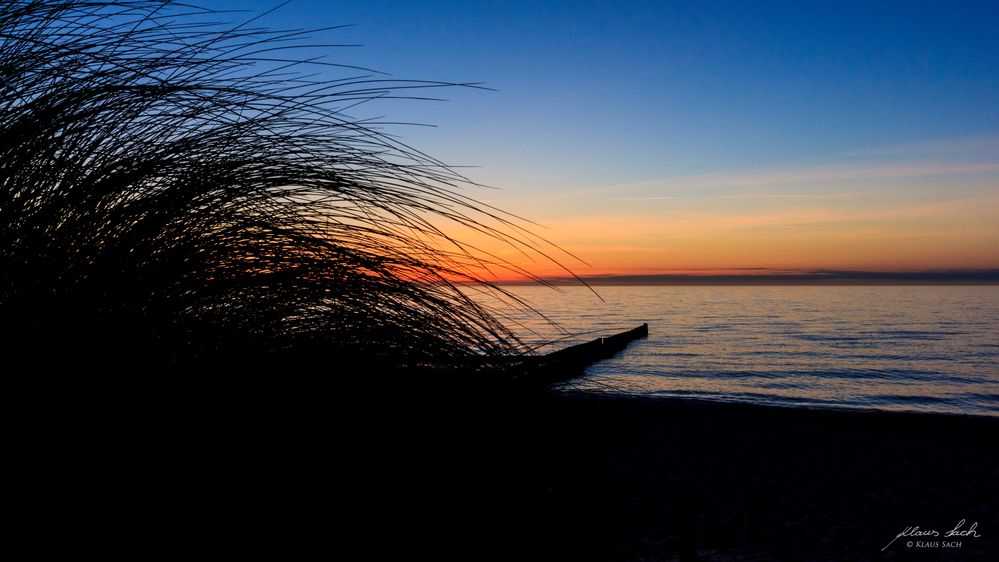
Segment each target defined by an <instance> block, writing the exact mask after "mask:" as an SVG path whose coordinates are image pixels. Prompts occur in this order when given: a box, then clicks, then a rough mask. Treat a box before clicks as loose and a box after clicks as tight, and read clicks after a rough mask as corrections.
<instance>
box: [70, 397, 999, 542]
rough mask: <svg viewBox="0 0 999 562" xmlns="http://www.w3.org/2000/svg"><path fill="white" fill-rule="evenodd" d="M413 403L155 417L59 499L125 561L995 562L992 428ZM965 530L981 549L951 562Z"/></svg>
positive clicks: (706, 410) (388, 400)
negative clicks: (69, 498) (917, 541)
mask: <svg viewBox="0 0 999 562" xmlns="http://www.w3.org/2000/svg"><path fill="white" fill-rule="evenodd" d="M418 386H419V385H414V387H413V388H412V389H410V390H412V392H410V391H407V392H402V393H400V392H382V393H373V394H366V395H365V394H351V393H347V392H342V391H341V392H328V393H324V392H319V389H318V388H317V387H315V386H313V385H302V386H301V387H297V388H292V387H291V386H289V385H284V386H281V387H280V389H278V387H277V386H273V387H268V386H266V385H265V386H261V387H260V388H258V389H256V390H255V391H253V392H247V391H246V388H247V385H246V384H245V383H244V384H243V386H242V390H239V389H240V387H239V386H235V385H234V386H232V387H229V388H227V389H226V390H225V391H224V392H222V393H220V394H212V395H210V396H209V395H206V394H202V395H201V396H202V398H193V397H192V396H189V395H185V396H177V397H175V398H177V400H171V401H169V402H165V403H163V405H162V408H161V407H159V406H158V407H157V408H156V409H150V408H149V403H148V402H146V403H142V405H141V407H139V406H136V409H135V410H132V411H129V412H123V411H122V410H120V409H118V410H115V411H114V412H113V413H112V414H111V415H108V416H107V418H106V419H105V420H104V425H103V427H93V426H88V427H87V430H86V432H85V433H84V434H82V435H81V436H80V439H79V440H77V442H76V445H74V447H77V449H76V450H70V449H67V451H68V453H67V458H68V459H71V460H72V463H73V464H65V465H60V466H63V467H71V466H75V467H77V468H73V469H72V470H65V471H63V470H59V471H58V473H59V474H62V475H63V476H60V478H66V477H67V475H72V478H76V477H79V478H80V479H81V480H80V481H79V482H77V481H75V480H74V481H71V482H69V483H68V485H67V487H68V490H69V491H70V493H72V494H76V495H79V496H80V498H79V500H78V501H74V502H72V505H77V506H81V508H80V509H82V510H83V511H81V512H79V514H78V515H79V516H80V519H81V520H86V521H97V522H99V523H100V524H99V527H100V528H101V529H105V530H107V531H108V532H110V531H112V530H113V532H112V533H111V535H113V536H114V537H119V538H121V539H120V540H122V541H124V540H125V539H126V538H127V540H128V541H131V543H125V542H122V543H121V544H132V545H133V546H131V547H130V550H129V551H130V552H133V551H134V548H136V546H134V545H138V546H137V548H139V550H140V551H149V550H150V549H152V550H156V551H161V550H162V551H164V552H175V553H184V552H188V553H190V552H193V551H194V550H192V549H195V550H196V551H198V552H214V553H218V554H223V553H228V554H238V553H254V554H255V555H275V556H283V557H292V558H295V557H298V556H299V555H303V556H307V555H310V554H314V553H322V554H323V555H329V556H333V557H334V558H335V559H351V560H408V559H425V558H426V559H434V560H444V559H449V560H469V561H475V560H621V561H625V560H627V561H638V560H644V561H657V560H880V559H885V560H908V559H934V560H939V559H943V560H974V561H980V560H988V559H993V558H994V556H995V554H996V552H997V548H999V510H997V509H996V507H995V506H996V505H999V501H997V499H999V495H997V479H996V475H997V468H996V465H995V462H994V460H993V455H992V454H991V453H989V451H991V450H993V448H994V445H995V442H996V437H997V435H999V420H997V419H993V418H971V417H960V416H944V415H918V414H888V413H861V412H836V411H812V410H802V409H782V408H770V407H760V406H748V405H747V406H743V405H732V404H716V403H704V402H688V401H678V400H668V399H638V398H626V397H621V398H611V397H600V396H595V395H582V394H570V395H543V396H537V395H534V396H529V397H523V396H522V397H520V398H517V399H513V398H510V396H496V395H490V394H488V393H484V392H478V393H477V392H469V393H467V394H464V395H460V396H459V395H455V394H451V395H450V397H449V398H448V399H447V400H443V399H442V398H441V395H437V396H436V397H433V396H432V395H431V394H430V393H429V390H426V391H420V390H417V389H416V388H417V387H418ZM136 404H139V403H136ZM140 410H141V411H140ZM98 413H99V410H97V409H94V410H93V411H92V413H91V414H90V415H91V416H92V417H93V416H96V415H98ZM123 420H130V421H129V423H122V421H123ZM81 475H82V476H81ZM93 506H98V507H99V510H97V511H96V512H93V513H97V515H94V514H93V513H92V512H91V507H93ZM68 516H69V517H71V518H72V517H76V516H74V515H72V513H71V512H70V514H69V515H68ZM962 519H964V520H966V523H965V525H964V527H963V529H964V530H967V529H969V528H970V526H971V525H972V524H973V523H977V527H976V533H977V534H978V535H980V536H979V537H977V538H975V537H957V538H953V539H948V541H949V542H959V543H960V547H956V546H952V547H944V546H943V542H944V540H945V539H944V538H943V537H942V535H943V534H945V533H946V532H947V531H950V530H951V529H953V528H954V526H955V525H956V524H957V523H958V522H959V521H960V520H962ZM910 526H919V527H920V529H924V530H928V529H933V530H936V531H938V533H940V535H941V536H940V537H929V538H926V541H925V542H928V543H931V542H932V543H939V545H938V546H935V547H925V548H917V547H916V546H913V547H907V546H906V543H907V542H908V541H909V540H914V539H907V538H902V539H899V540H897V541H896V542H895V543H894V544H892V546H890V547H889V548H888V549H886V550H885V551H883V552H882V550H881V549H882V548H883V547H884V546H885V545H887V544H888V543H889V542H891V541H892V539H893V538H894V537H895V536H896V535H897V534H898V533H900V532H902V531H903V530H904V529H905V528H906V527H910ZM108 536H110V535H89V534H88V540H97V541H98V544H106V543H107V540H108V539H107V537H108ZM118 540H119V539H118V538H116V539H114V541H118ZM115 544H116V545H118V543H117V542H115ZM354 553H356V554H354ZM344 557H346V558H344ZM428 557H429V558H428Z"/></svg>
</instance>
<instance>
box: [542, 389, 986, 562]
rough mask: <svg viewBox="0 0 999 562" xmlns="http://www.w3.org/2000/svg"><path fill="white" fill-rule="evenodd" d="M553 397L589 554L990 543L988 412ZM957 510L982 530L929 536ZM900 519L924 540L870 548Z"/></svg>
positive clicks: (939, 552) (897, 553)
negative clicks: (972, 414)
mask: <svg viewBox="0 0 999 562" xmlns="http://www.w3.org/2000/svg"><path fill="white" fill-rule="evenodd" d="M553 408H554V409H553V411H552V412H551V413H552V415H555V416H558V417H559V418H560V419H563V420H565V421H566V423H565V425H564V426H563V427H567V428H569V429H567V430H566V431H565V433H564V434H563V435H562V439H558V440H555V442H556V443H558V444H559V446H560V451H561V454H560V457H561V459H562V460H563V463H562V464H561V466H560V467H559V469H560V471H561V472H560V476H559V477H558V478H557V480H558V481H560V482H562V483H563V487H562V488H561V492H562V493H564V494H566V495H567V496H569V497H572V496H575V497H579V498H583V499H582V500H581V503H580V507H581V508H582V509H583V510H584V512H585V514H586V515H584V516H581V517H580V524H581V525H585V526H586V528H587V532H586V533H585V534H586V535H587V536H590V537H592V538H593V542H594V545H593V546H594V547H595V548H597V549H599V550H600V552H601V553H602V556H603V559H607V560H680V559H694V560H696V559H700V560H729V559H737V560H742V559H745V560H770V559H783V560H878V559H898V560H906V559H910V558H914V557H916V558H919V557H926V558H928V559H943V560H951V559H953V560H985V559H988V558H989V557H990V556H993V555H994V554H995V552H996V547H997V546H999V541H997V536H999V535H997V534H996V533H995V530H996V529H999V510H997V509H996V508H995V505H996V504H997V502H996V500H997V499H999V495H997V491H999V490H997V478H996V476H997V469H996V466H995V463H994V461H993V460H992V459H991V455H989V454H988V453H987V451H989V450H992V448H993V447H994V444H995V443H996V437H997V436H999V420H997V419H995V418H990V419H989V418H973V417H966V416H948V415H930V414H898V413H883V412H843V411H828V410H806V409H790V408H777V407H761V406H748V405H745V406H744V405H735V404H720V403H708V402H693V401H687V402H685V401H681V400H664V399H637V398H608V397H594V396H592V395H579V394H577V395H571V396H565V397H562V398H560V399H559V400H556V401H555V402H554V407H553ZM961 520H965V525H964V526H963V527H962V529H964V530H967V529H968V527H969V526H970V525H972V524H973V523H975V522H977V524H978V526H977V534H978V535H981V536H980V537H978V538H972V537H970V535H969V536H968V537H960V536H959V535H958V534H957V533H955V534H954V535H952V537H950V538H945V537H943V535H945V534H946V533H947V532H949V531H952V530H954V527H955V526H956V525H957V524H958V523H959V522H960V521H961ZM910 526H918V527H920V528H921V529H924V530H937V531H938V532H939V533H940V535H941V536H940V537H932V536H930V537H924V538H921V539H923V540H919V542H923V543H927V544H931V543H938V544H937V546H925V547H921V548H919V547H917V545H916V544H915V542H916V541H917V540H918V539H920V537H916V538H904V537H903V538H900V539H898V540H897V541H895V542H894V543H893V544H892V545H891V546H890V547H888V548H886V549H885V550H884V551H882V548H883V547H885V546H886V545H888V544H889V543H890V542H891V541H892V539H894V538H895V537H896V535H898V534H899V533H900V532H902V531H903V530H904V529H905V528H906V527H910ZM958 532H960V529H959V530H958ZM910 541H912V542H913V543H914V544H913V546H912V547H907V546H906V543H908V542H910ZM944 541H948V542H950V543H960V546H951V547H945V546H943V542H944Z"/></svg>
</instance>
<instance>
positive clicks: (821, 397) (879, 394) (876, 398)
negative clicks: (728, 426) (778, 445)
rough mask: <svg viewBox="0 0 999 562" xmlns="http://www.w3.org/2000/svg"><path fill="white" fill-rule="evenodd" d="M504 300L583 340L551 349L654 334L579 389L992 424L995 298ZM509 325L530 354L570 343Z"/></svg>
mask: <svg viewBox="0 0 999 562" xmlns="http://www.w3.org/2000/svg"><path fill="white" fill-rule="evenodd" d="M510 289H511V290H512V291H513V292H514V293H515V294H517V295H518V296H521V297H523V298H525V299H526V300H528V301H530V303H531V304H533V305H534V306H535V307H536V308H537V309H539V310H540V311H542V312H544V313H545V314H547V315H548V316H549V317H550V318H552V319H553V320H555V321H557V322H558V323H559V324H561V325H562V327H564V328H565V329H566V330H568V331H570V332H573V333H576V334H578V335H577V336H575V337H569V338H566V339H564V340H562V341H560V342H559V343H558V344H557V345H556V346H554V347H553V348H557V347H561V346H563V345H568V344H571V343H578V342H580V341H584V340H587V339H592V338H593V337H597V336H603V335H609V334H611V333H614V332H617V331H621V330H625V329H628V328H631V327H634V326H636V325H638V324H640V323H642V322H648V323H649V332H650V336H649V339H648V340H644V341H639V342H636V343H634V344H632V346H631V347H629V348H628V350H626V351H625V352H624V353H621V354H619V355H618V356H616V357H614V358H613V359H610V360H608V361H604V362H601V363H599V364H596V365H594V366H592V367H590V368H589V369H588V370H587V372H586V377H585V378H583V379H582V380H581V381H579V382H577V383H575V386H576V387H578V388H582V389H586V390H590V391H599V392H633V393H634V392H637V393H641V394H646V395H668V396H686V397H696V398H709V399H717V400H729V401H748V402H761V403H768V404H783V405H803V406H833V407H860V408H877V409H886V410H918V411H935V412H950V413H966V414H976V415H993V416H995V415H999V322H997V321H996V318H999V287H995V286H908V287H903V286H889V287H885V286H876V287H872V286H838V287H815V286H779V287H778V286H770V287H749V286H744V287H600V288H599V289H598V292H599V293H600V295H601V296H602V297H603V298H604V299H605V302H600V300H599V299H597V298H596V297H595V296H593V294H592V293H590V292H589V291H588V290H587V289H586V288H583V287H566V288H562V290H561V292H558V291H554V290H552V289H547V288H542V287H513V288H510ZM516 319H517V320H519V321H521V323H522V326H521V328H520V329H519V330H518V331H519V333H520V334H522V335H523V336H524V339H525V340H526V341H529V342H532V343H541V342H546V341H551V340H553V339H556V338H560V337H565V335H564V334H560V333H559V332H558V331H557V330H556V329H554V328H553V327H552V326H549V325H546V324H545V323H544V322H543V321H541V320H539V319H526V320H525V319H524V317H523V315H518V316H517V317H516Z"/></svg>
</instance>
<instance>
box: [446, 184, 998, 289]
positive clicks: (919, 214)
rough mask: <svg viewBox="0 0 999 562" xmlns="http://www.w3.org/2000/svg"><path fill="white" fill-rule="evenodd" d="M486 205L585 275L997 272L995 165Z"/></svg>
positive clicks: (535, 261) (533, 258)
mask: <svg viewBox="0 0 999 562" xmlns="http://www.w3.org/2000/svg"><path fill="white" fill-rule="evenodd" d="M537 192H541V190H537ZM489 203H490V204H494V205H497V206H499V207H501V208H504V209H508V210H511V211H514V212H516V213H517V214H519V215H521V216H526V217H530V218H531V219H532V220H536V221H537V222H539V223H541V224H542V225H544V227H543V228H533V231H534V232H536V233H537V234H538V235H540V236H543V237H544V238H545V239H546V240H550V241H551V242H553V243H555V244H558V246H559V247H561V248H564V249H565V250H566V251H568V252H572V254H574V255H576V256H579V257H580V258H581V259H583V260H585V261H586V262H587V263H586V264H584V263H581V262H580V261H577V260H575V259H574V258H572V257H571V256H569V255H567V254H566V253H563V252H560V251H559V250H558V249H557V248H555V247H554V246H551V245H547V244H544V243H541V242H538V243H539V245H540V246H539V247H540V248H542V249H543V251H544V252H546V253H549V254H550V255H551V256H552V257H553V258H555V259H556V260H558V261H559V262H560V263H561V264H563V265H565V266H566V267H568V268H569V269H571V270H572V271H573V272H574V273H576V274H577V275H582V276H595V275H609V274H631V275H635V274H663V273H688V274H697V273H699V272H700V273H711V274H720V273H732V272H738V273H752V270H753V269H755V268H760V269H767V270H770V271H773V270H777V271H802V270H861V271H914V270H945V269H994V268H999V165H992V164H987V165H981V164H976V165H945V166H939V165H938V166H929V165H909V166H905V165H879V166H871V165H868V166H835V167H824V168H810V169H807V168H806V169H794V170H778V171H769V172H765V173H763V172H756V173H744V174H715V175H709V176H698V177H690V178H677V179H673V180H664V181H661V182H649V183H646V184H635V185H627V186H619V187H609V188H604V189H593V190H587V191H579V192H575V193H562V194H553V195H542V196H530V195H527V196H523V195H522V196H517V194H516V193H515V194H513V195H512V196H510V197H507V198H505V199H504V200H502V201H501V200H490V201H489ZM451 232H453V234H454V236H455V237H456V238H459V239H461V240H463V241H467V242H469V243H470V244H472V245H474V246H476V247H478V248H480V249H481V250H482V251H484V252H488V253H490V254H492V255H493V256H495V257H496V258H499V259H502V260H506V261H508V262H509V263H510V264H513V265H514V266H516V267H521V268H524V269H526V270H528V271H530V272H532V273H534V274H536V275H539V276H564V275H566V272H565V270H563V269H561V268H560V267H559V266H558V265H556V264H555V263H553V262H551V261H550V260H546V259H545V258H544V257H542V256H540V255H538V254H536V253H532V252H527V254H528V255H526V256H525V255H524V254H522V253H521V252H519V251H518V250H517V249H515V248H512V247H510V246H509V245H507V244H504V243H501V242H499V241H496V240H492V239H489V238H488V237H487V236H485V235H482V234H481V233H476V232H472V231H464V232H460V231H459V232H454V231H453V230H452V231H451ZM536 242H537V241H536ZM587 264H588V265H587ZM520 277H522V275H519V274H518V273H517V272H515V271H509V270H504V269H503V268H495V269H494V270H493V275H492V276H491V278H492V279H497V280H512V279H517V278H520Z"/></svg>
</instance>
